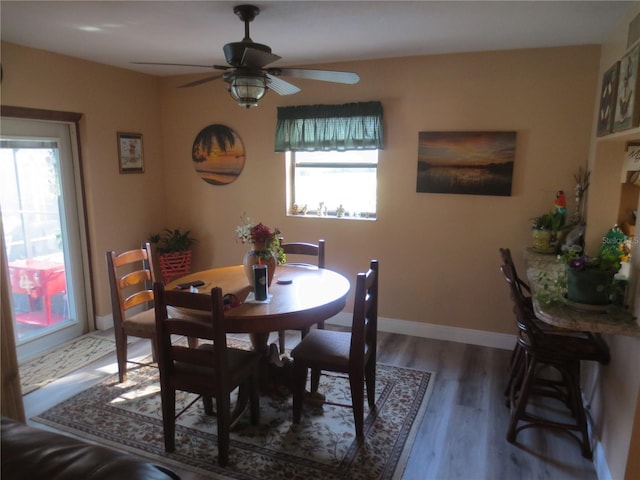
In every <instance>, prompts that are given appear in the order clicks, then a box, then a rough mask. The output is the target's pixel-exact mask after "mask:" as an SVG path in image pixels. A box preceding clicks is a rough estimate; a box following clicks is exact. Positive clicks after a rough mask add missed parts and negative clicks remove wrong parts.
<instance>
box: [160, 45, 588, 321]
mask: <svg viewBox="0 0 640 480" xmlns="http://www.w3.org/2000/svg"><path fill="white" fill-rule="evenodd" d="M598 58H599V49H598V48H597V47H583V48H560V49H549V50H524V51H510V52H491V53H480V54H463V55H443V56H431V57H419V58H406V59H394V60H384V61H370V62H357V63H351V64H338V65H331V66H329V68H332V67H333V68H336V69H349V70H354V71H356V72H358V73H359V74H360V76H361V78H362V80H361V82H360V83H359V84H358V85H357V86H329V85H328V84H326V83H321V82H311V81H297V82H296V83H297V84H298V85H299V86H300V87H301V88H302V92H301V93H298V94H296V95H292V96H289V97H278V96H277V95H274V94H273V93H269V94H268V95H267V96H266V97H265V99H264V100H262V101H261V103H260V106H259V107H258V108H256V109H251V110H246V109H242V108H240V107H238V106H237V105H235V104H234V103H233V102H232V101H231V99H230V98H229V97H228V94H227V93H226V91H225V88H224V85H222V84H221V82H218V83H215V82H213V83H209V84H205V85H202V86H200V87H196V88H192V89H177V88H175V87H176V86H177V85H180V84H181V83H184V82H185V81H187V80H188V79H192V78H194V77H188V78H178V79H176V78H170V79H166V80H164V81H163V90H162V99H163V113H162V125H163V129H164V135H163V138H164V153H165V159H166V162H165V169H166V176H165V180H166V191H167V194H168V203H167V211H168V218H169V221H170V223H171V225H172V226H173V225H178V226H184V227H189V228H192V229H193V230H194V232H195V233H196V235H197V236H198V237H199V238H200V240H201V241H200V244H199V246H198V249H197V252H196V258H195V261H196V264H197V267H205V266H208V265H228V264H233V263H238V262H239V261H240V259H241V257H242V254H243V251H244V249H245V248H246V247H244V246H242V245H239V244H237V243H236V242H235V239H234V236H233V233H234V227H235V226H236V225H237V223H238V222H239V220H240V216H241V214H242V213H243V212H245V211H246V212H247V213H248V214H249V216H251V217H253V218H254V219H258V220H260V221H263V222H265V223H267V224H268V225H272V226H278V227H280V229H281V230H282V232H283V234H284V236H285V237H286V238H288V239H291V240H294V239H296V240H298V239H316V238H320V237H324V238H325V239H326V241H327V258H328V260H327V261H328V266H329V267H330V268H334V269H336V270H339V271H341V272H343V273H344V274H346V275H348V276H349V278H353V276H354V275H355V273H356V272H357V271H359V270H362V269H363V268H365V266H366V265H367V264H368V260H369V259H370V258H373V257H377V258H378V259H379V260H380V264H381V272H382V273H381V285H382V288H381V301H380V309H381V315H382V316H384V317H387V318H392V319H402V320H409V321H413V322H427V323H432V324H441V325H448V326H456V327H464V328H470V329H479V330H488V331H494V332H513V325H512V324H513V320H512V315H511V307H510V305H509V299H508V295H507V293H506V287H505V285H504V280H502V279H501V278H500V275H499V272H498V269H497V264H498V253H497V249H498V247H500V246H508V247H511V248H513V249H515V250H516V257H518V258H519V257H520V255H519V253H518V251H519V250H520V249H521V248H522V247H523V246H526V245H528V244H529V242H530V238H529V237H530V232H529V225H530V218H531V217H533V216H535V215H537V214H540V213H542V212H544V211H546V210H547V209H550V208H551V207H552V205H553V201H554V198H555V192H556V190H558V189H564V190H568V191H569V190H572V188H573V180H572V176H573V173H574V172H576V171H577V169H578V166H579V165H582V164H586V161H587V156H588V147H589V135H590V129H591V122H592V114H593V104H594V98H593V92H594V90H595V88H596V84H597V79H598V76H597V69H598ZM410 92H411V93H410ZM368 100H380V101H381V102H382V105H383V108H384V127H385V137H386V138H385V144H386V147H385V149H384V150H383V151H381V152H380V165H379V173H378V175H379V176H378V179H379V189H378V220H377V221H375V222H367V221H348V220H337V219H311V218H301V217H287V216H285V181H284V176H285V160H284V154H281V153H274V152H273V136H274V133H273V132H274V126H275V121H276V107H277V106H278V105H298V104H312V103H342V102H348V101H368ZM212 123H222V124H225V125H228V126H230V127H231V128H233V129H234V130H236V131H237V132H238V134H239V135H240V137H241V138H242V139H243V142H244V145H245V148H246V151H247V162H246V166H245V168H244V171H243V172H242V175H241V176H240V177H239V179H238V180H237V181H236V182H235V183H233V184H230V185H226V186H217V187H216V186H211V185H207V184H206V183H205V182H203V181H202V180H200V179H199V178H198V176H197V175H196V173H195V171H194V169H193V166H192V164H191V159H190V148H191V144H192V142H193V139H194V137H195V135H196V134H197V133H198V131H199V130H200V129H201V128H203V127H205V126H206V125H209V124H212ZM425 130H515V131H517V132H518V137H517V147H516V150H517V151H516V157H517V158H516V167H515V175H514V185H513V196H511V197H492V196H464V195H440V194H420V193H416V191H415V190H416V187H415V183H416V161H417V140H418V132H419V131H425Z"/></svg>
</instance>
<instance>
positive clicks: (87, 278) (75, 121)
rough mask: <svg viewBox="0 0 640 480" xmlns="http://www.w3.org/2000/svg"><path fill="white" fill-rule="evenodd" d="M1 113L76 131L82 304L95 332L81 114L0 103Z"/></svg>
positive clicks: (5, 115) (76, 178)
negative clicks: (83, 297)
mask: <svg viewBox="0 0 640 480" xmlns="http://www.w3.org/2000/svg"><path fill="white" fill-rule="evenodd" d="M0 116H1V117H8V118H16V119H22V120H39V121H52V122H59V123H67V124H70V127H71V128H72V129H73V130H75V132H74V133H75V144H74V145H72V146H71V148H72V149H75V150H76V152H77V165H74V176H75V181H76V196H77V198H76V201H77V203H78V206H79V208H80V209H81V212H80V213H79V216H78V223H79V230H80V242H81V244H82V245H83V247H82V248H81V250H82V252H81V258H82V269H83V270H84V272H85V275H83V282H84V289H85V292H86V296H85V299H84V303H85V308H86V312H87V326H88V328H89V331H94V330H96V324H95V314H94V312H95V304H94V291H93V281H92V278H93V268H92V266H91V242H90V237H89V232H88V229H87V225H88V218H87V209H86V194H85V182H84V171H83V160H82V150H81V148H80V120H81V119H82V116H83V114H82V113H76V112H64V111H57V110H43V109H38V108H29V107H15V106H9V105H0ZM76 167H77V168H76ZM11 321H14V319H11Z"/></svg>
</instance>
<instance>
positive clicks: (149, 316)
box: [122, 308, 156, 336]
mask: <svg viewBox="0 0 640 480" xmlns="http://www.w3.org/2000/svg"><path fill="white" fill-rule="evenodd" d="M155 315H156V314H155V311H154V309H153V308H150V309H149V310H145V311H143V312H140V313H136V314H135V315H131V316H130V317H129V318H126V319H125V320H123V322H122V326H123V328H124V329H125V331H126V332H127V333H129V332H135V333H141V332H148V334H149V336H151V335H153V334H155V331H156V316H155Z"/></svg>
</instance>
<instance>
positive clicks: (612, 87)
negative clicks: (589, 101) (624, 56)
mask: <svg viewBox="0 0 640 480" xmlns="http://www.w3.org/2000/svg"><path fill="white" fill-rule="evenodd" d="M619 71H620V62H616V63H615V64H614V65H613V66H612V67H611V68H610V69H609V70H607V71H606V72H604V75H603V76H602V90H601V92H600V110H598V136H599V137H601V136H603V135H607V134H608V133H611V132H612V131H613V115H614V113H615V112H614V110H615V107H616V93H617V91H618V73H619Z"/></svg>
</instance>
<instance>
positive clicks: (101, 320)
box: [96, 314, 113, 330]
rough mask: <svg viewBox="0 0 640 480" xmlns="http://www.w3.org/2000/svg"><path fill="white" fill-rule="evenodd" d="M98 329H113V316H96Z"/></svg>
mask: <svg viewBox="0 0 640 480" xmlns="http://www.w3.org/2000/svg"><path fill="white" fill-rule="evenodd" d="M96 328H97V329H98V330H109V329H110V328H113V315H111V314H109V315H105V316H103V317H100V316H96Z"/></svg>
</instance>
